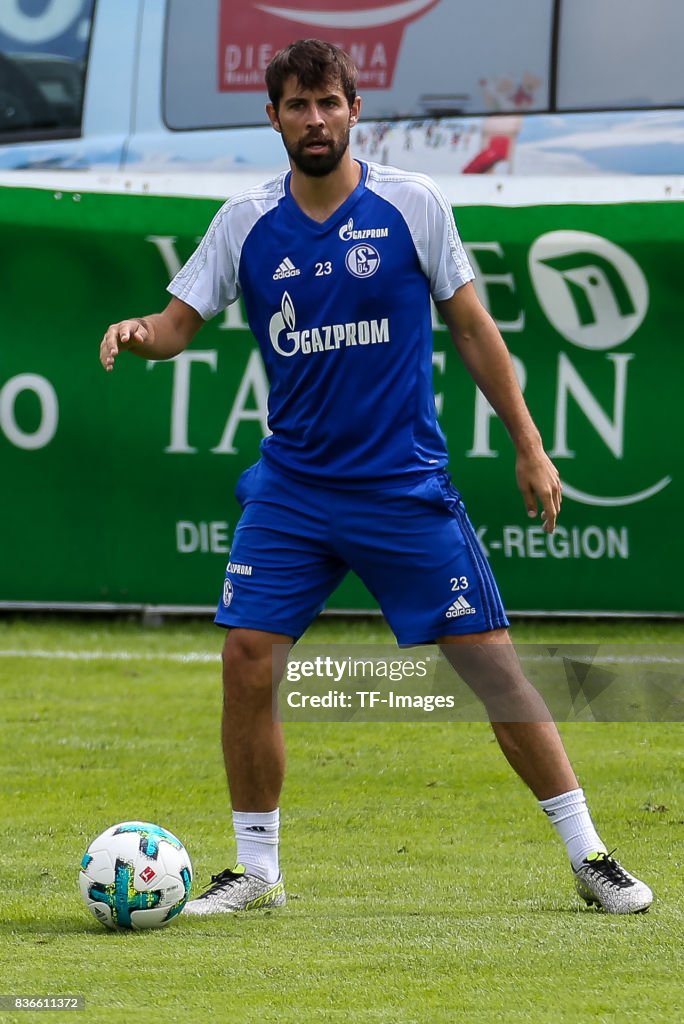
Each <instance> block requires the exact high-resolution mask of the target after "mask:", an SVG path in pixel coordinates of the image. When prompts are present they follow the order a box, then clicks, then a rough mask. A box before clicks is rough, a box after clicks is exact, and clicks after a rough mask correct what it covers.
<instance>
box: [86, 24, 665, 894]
mask: <svg viewBox="0 0 684 1024" xmlns="http://www.w3.org/2000/svg"><path fill="white" fill-rule="evenodd" d="M356 84H357V71H356V68H355V66H354V64H353V63H352V61H351V59H350V58H349V57H348V56H347V54H345V53H344V52H343V51H342V50H340V49H339V48H337V47H335V46H332V45H330V44H328V43H324V42H321V41H318V40H312V39H309V40H300V41H298V42H296V43H293V44H292V45H291V46H288V47H286V48H285V49H284V50H282V51H280V52H279V53H278V54H277V55H276V56H275V57H274V59H273V60H272V62H271V64H270V65H269V67H268V69H267V72H266V86H267V89H268V95H269V99H270V102H269V104H268V106H267V108H266V109H267V113H268V117H269V119H270V122H271V125H272V126H273V128H274V129H275V131H277V132H279V133H280V135H281V136H282V139H283V143H284V145H285V149H286V150H287V154H288V158H289V163H290V170H289V172H284V173H282V174H280V175H278V176H277V177H276V178H274V179H272V180H271V181H267V182H266V183H265V184H263V185H261V186H260V187H257V188H252V189H249V190H248V191H246V192H243V193H242V194H240V195H237V196H235V197H234V198H232V199H231V200H229V201H228V202H227V203H226V204H225V205H224V206H223V207H222V209H221V210H220V211H219V213H218V214H217V215H216V217H215V218H214V220H213V222H212V224H211V226H210V228H209V230H208V231H207V234H206V235H205V237H204V239H203V241H202V242H201V244H200V246H199V247H198V249H197V250H196V252H195V253H194V255H193V256H192V257H191V259H190V260H189V261H188V263H187V264H186V265H185V267H183V269H182V270H181V271H180V272H179V273H178V274H177V276H176V277H175V278H174V280H173V281H172V282H171V284H170V285H169V291H170V292H171V294H172V296H173V298H172V299H171V301H170V302H169V304H168V305H167V307H166V308H165V309H164V311H163V312H161V313H156V314H152V315H150V316H146V317H142V318H136V319H128V320H123V321H122V322H120V323H118V324H114V325H112V326H111V327H109V328H108V330H107V332H106V334H105V336H104V339H103V341H102V344H101V350H100V359H101V362H102V364H103V366H104V368H105V369H106V370H112V369H113V367H114V361H115V359H116V358H117V356H118V354H119V353H120V352H122V351H129V352H133V353H134V354H135V355H138V356H142V357H143V358H146V359H169V358H171V357H173V356H175V355H177V354H178V353H179V352H182V351H183V350H184V349H185V348H186V347H187V346H188V345H189V344H190V342H191V341H192V339H193V337H194V335H195V334H196V332H197V331H198V329H199V328H200V326H201V325H202V324H203V323H204V321H206V320H209V319H211V318H212V317H213V316H215V315H216V314H218V313H219V312H220V311H221V310H223V309H224V308H225V307H226V306H227V305H228V304H229V303H231V302H235V301H236V299H237V298H238V296H239V295H242V297H243V299H244V303H245V307H246V310H247V317H248V320H249V325H250V327H251V330H252V332H253V333H254V336H255V337H256V339H257V341H258V343H259V346H260V348H261V353H262V355H263V358H264V362H265V365H266V368H267V371H268V374H269V379H270V385H271V387H270V397H269V425H270V428H271V431H272V434H271V435H270V436H269V437H267V438H266V439H265V440H264V441H263V442H262V445H261V458H260V460H259V461H258V462H257V463H256V465H254V466H252V467H251V468H250V469H248V470H247V471H246V472H245V473H244V474H243V476H242V477H241V478H240V480H239V483H238V487H237V492H236V493H237V497H238V499H239V501H240V503H241V505H242V507H243V515H242V517H241V519H240V522H239V524H238V526H237V529H236V531H235V536H234V541H233V546H232V549H231V554H230V562H229V563H228V566H227V569H226V576H225V581H224V587H223V596H222V599H221V602H220V604H219V607H218V612H217V615H216V622H217V623H218V624H219V625H222V626H225V627H228V628H229V631H228V633H227V636H226V640H225V646H224V653H223V659H224V662H223V664H224V667H223V675H224V705H223V750H224V757H225V766H226V773H227V777H228V784H229V789H230V795H231V801H232V807H233V824H234V830H235V836H236V841H237V862H238V863H237V866H236V867H235V869H234V870H230V869H227V870H224V871H221V872H220V873H219V874H217V875H215V876H214V877H213V878H212V882H211V885H210V886H209V887H208V888H207V890H206V892H204V893H203V894H202V895H201V896H199V897H198V898H196V899H194V900H192V901H191V902H190V903H188V905H187V906H186V908H185V913H186V914H215V913H226V912H233V911H236V910H245V909H256V908H262V907H269V906H279V905H281V904H283V903H284V902H285V888H284V884H283V878H282V875H281V872H280V866H279V856H278V844H279V799H280V791H281V786H282V781H283V774H284V746H283V737H282V729H281V726H280V724H279V723H278V722H277V721H274V718H273V713H272V667H273V645H274V644H279V645H291V644H292V643H293V642H294V641H296V640H297V639H298V638H299V637H300V636H301V634H302V633H303V632H304V631H305V630H306V628H307V626H308V625H309V624H310V622H311V621H312V620H313V619H314V618H315V616H316V615H317V614H318V612H319V611H320V610H321V608H322V607H323V605H324V603H325V601H326V599H327V598H328V597H329V595H330V593H331V592H332V591H333V589H334V588H335V587H336V586H337V585H338V584H339V582H340V581H341V579H342V578H343V577H344V575H345V573H346V572H347V571H348V570H349V569H350V568H351V569H353V570H354V571H356V572H357V573H358V575H359V576H360V577H361V579H362V580H363V581H364V583H365V584H366V585H367V586H368V588H369V590H370V591H371V593H372V594H374V596H375V597H376V598H377V600H378V602H379V604H380V606H381V608H382V610H383V612H384V614H385V616H386V618H387V620H388V622H389V624H390V626H391V628H392V630H393V631H394V633H395V635H396V637H397V640H398V642H399V643H400V644H402V645H411V644H421V643H428V642H436V643H438V644H439V645H440V646H441V647H442V650H443V651H444V653H445V654H446V655H447V657H448V658H449V660H450V661H451V662H452V664H453V665H454V666H455V667H456V668H457V670H458V671H459V673H460V674H461V675H462V676H463V678H464V679H465V680H466V681H467V682H468V683H469V685H470V686H472V688H473V689H474V690H475V692H476V693H477V694H478V696H479V697H481V699H482V700H483V702H484V705H485V708H486V710H487V712H488V716H489V719H490V721H491V723H492V728H493V730H494V733H495V735H496V738H497V740H498V742H499V744H500V746H501V749H502V751H503V753H504V755H505V756H506V758H507V759H508V761H509V762H510V764H511V765H512V767H513V768H514V769H515V771H516V772H517V773H518V774H519V775H520V777H521V778H522V779H523V781H524V782H525V783H527V785H528V786H529V787H530V789H531V790H532V792H533V793H534V794H535V796H536V797H537V799H538V800H539V802H540V804H541V807H542V808H543V810H544V811H545V812H546V814H547V815H548V816H549V819H550V821H551V823H552V824H553V825H554V826H555V828H556V829H557V831H558V834H559V836H560V838H561V839H562V840H563V842H564V843H565V845H566V847H567V851H568V855H569V858H570V862H571V866H572V870H573V872H574V875H575V881H576V885H577V889H578V891H579V893H580V895H581V896H582V897H583V898H584V899H585V900H586V901H587V903H594V904H596V905H598V906H601V907H603V908H605V910H607V911H609V912H612V913H634V912H638V911H643V910H646V909H648V907H649V906H650V904H651V901H652V894H651V891H650V889H649V888H648V886H646V885H645V884H644V883H643V882H640V881H639V880H638V879H636V878H634V877H633V876H632V875H630V874H629V873H628V872H627V871H625V869H624V868H622V867H621V866H620V865H619V864H618V863H617V861H615V860H614V859H613V858H612V857H611V856H610V855H609V854H608V852H607V850H606V847H605V845H604V844H603V842H602V841H601V839H600V837H599V836H598V834H597V833H596V831H595V829H594V825H593V823H592V820H591V817H590V815H589V811H588V809H587V804H586V801H585V797H584V793H583V791H582V789H581V788H580V787H579V784H578V782H577V779H576V777H575V775H574V772H573V770H572V768H571V766H570V763H569V761H568V758H567V756H566V754H565V751H564V749H563V745H562V743H561V740H560V737H559V735H558V731H557V729H556V727H555V725H554V723H553V722H552V721H551V718H550V715H549V712H548V710H547V709H546V707H545V705H544V703H543V701H542V699H541V697H540V696H539V694H538V693H537V692H536V690H535V689H534V688H533V687H532V685H531V684H530V683H529V682H528V680H527V679H526V678H525V676H524V675H523V673H522V670H521V668H520V664H519V662H518V659H517V657H516V655H515V652H514V649H513V647H512V645H511V642H510V639H509V635H508V631H507V626H508V620H507V618H506V615H505V612H504V609H503V605H502V602H501V598H500V596H499V593H498V590H497V586H496V583H495V581H494V578H493V576H492V573H491V570H490V568H489V566H488V564H487V561H486V559H485V557H484V555H483V553H482V551H481V549H480V547H479V544H478V541H477V537H476V534H475V531H474V530H473V527H472V525H471V523H470V521H469V519H468V517H467V515H466V512H465V509H464V505H463V501H462V500H461V496H460V494H459V493H458V491H457V490H456V489H455V488H454V486H453V484H452V483H451V480H450V477H449V475H448V474H447V472H446V468H445V467H446V464H447V451H446V446H445V439H444V436H443V434H442V432H441V430H440V428H439V426H438V424H437V419H436V411H435V402H434V395H433V389H432V326H431V310H430V296H432V298H433V299H434V301H435V302H436V304H437V307H438V309H439V311H440V313H441V315H442V317H443V318H444V320H445V322H446V324H447V327H448V329H449V331H450V333H451V336H452V338H453V342H454V345H455V346H456V349H457V351H458V353H459V355H460V356H461V359H462V360H463V362H464V364H465V366H466V368H467V369H468V371H469V373H470V374H471V376H472V377H473V379H474V380H475V382H476V383H477V385H478V386H479V387H480V388H481V389H482V391H483V392H484V394H485V395H486V397H487V398H488V400H489V401H490V403H491V404H492V406H493V407H494V409H495V410H496V412H497V413H498V415H499V416H500V418H501V419H502V421H503V423H504V424H505V426H506V428H507V430H508V432H509V434H510V436H511V439H512V442H513V444H514V446H515V450H516V455H517V462H516V475H517V482H518V486H519V487H520V490H521V491H522V494H523V498H524V502H525V505H526V507H527V510H528V513H529V515H531V516H532V515H535V514H536V511H537V505H538V503H539V504H540V505H541V507H542V519H543V521H544V528H545V530H547V531H548V532H552V531H553V529H554V527H555V524H556V517H557V516H558V513H559V510H560V503H561V492H560V482H559V477H558V473H557V471H556V469H555V467H554V466H553V464H552V463H551V461H550V460H549V459H548V457H547V455H546V454H545V452H544V449H543V446H542V441H541V438H540V435H539V432H538V431H537V429H536V427H535V425H534V423H533V421H532V418H531V416H530V414H529V412H528V410H527V408H526V405H525V403H524V400H523V397H522V394H521V391H520V388H519V387H518V384H517V381H516V378H515V374H514V372H513V367H512V363H511V359H510V356H509V353H508V350H507V349H506V346H505V343H504V341H503V339H502V338H501V335H500V334H499V332H498V330H497V328H496V326H495V324H494V322H493V321H492V319H491V317H490V316H489V314H488V313H487V311H486V310H485V309H484V308H483V306H482V305H481V304H480V302H479V300H478V298H477V296H476V293H475V290H474V287H473V284H472V278H473V273H472V270H471V268H470V266H469V263H468V259H467V257H466V254H465V252H464V249H463V246H462V244H461V241H460V238H459V236H458V233H457V230H456V227H455V225H454V220H453V217H452V213H451V209H450V207H449V205H448V204H447V202H446V201H445V199H444V197H443V196H442V195H441V194H440V192H439V191H438V189H437V188H436V186H435V184H434V183H433V182H432V181H431V180H430V179H429V178H427V177H424V176H423V175H420V174H413V173H408V172H405V171H401V170H398V169H396V168H392V167H382V166H377V165H374V164H372V163H363V162H360V161H357V160H355V159H353V157H352V155H351V152H350V148H349V136H350V129H351V127H352V126H353V125H354V124H356V122H357V120H358V117H359V111H360V108H361V101H360V98H359V97H358V96H357V94H356ZM454 580H456V581H457V584H458V588H459V590H458V593H457V594H455V593H454V589H453V588H454Z"/></svg>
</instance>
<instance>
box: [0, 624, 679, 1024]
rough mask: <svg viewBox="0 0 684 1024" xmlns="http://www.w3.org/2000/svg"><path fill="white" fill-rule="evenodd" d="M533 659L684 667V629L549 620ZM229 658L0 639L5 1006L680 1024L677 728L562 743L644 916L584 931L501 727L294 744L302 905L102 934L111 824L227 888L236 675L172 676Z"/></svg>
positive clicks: (597, 922) (71, 634) (188, 634)
mask: <svg viewBox="0 0 684 1024" xmlns="http://www.w3.org/2000/svg"><path fill="white" fill-rule="evenodd" d="M515 635H516V636H517V638H518V639H519V640H521V641H526V642H546V643H553V642H597V641H600V640H601V641H612V642H622V641H631V640H634V641H641V642H650V643H658V642H678V643H682V642H684V626H682V624H676V623H672V624H660V625H654V624H651V623H634V622H632V623H627V624H625V625H619V626H613V625H610V624H606V623H586V624H579V625H578V624H574V623H562V622H553V621H551V622H548V623H530V624H525V625H520V626H519V627H518V628H517V629H516V630H515ZM388 636H389V635H388V633H387V632H386V630H385V629H384V628H383V627H382V626H381V625H380V624H379V623H377V622H372V621H366V620H359V621H358V622H354V621H352V622H343V623H340V622H332V621H330V620H325V621H324V622H321V623H319V624H318V625H317V626H316V627H314V628H313V629H312V631H311V632H310V634H308V639H309V640H315V641H316V642H318V643H320V642H324V641H335V642H337V643H342V642H345V641H348V640H351V639H353V640H358V641H373V640H378V641H380V640H382V641H383V642H384V641H386V640H387V639H388ZM221 639H222V636H221V633H220V632H219V631H218V630H215V629H214V627H212V626H211V625H210V624H204V623H198V622H179V623H173V622H171V623H168V624H166V625H165V626H164V627H162V628H157V629H151V628H143V626H141V625H140V624H138V623H136V622H125V621H112V622H104V621H103V620H102V619H93V620H92V621H88V620H80V621H79V620H68V619H67V620H52V619H35V618H34V619H24V620H22V619H7V618H6V619H3V620H0V651H1V652H2V654H1V655H0V702H1V707H2V715H1V717H0V763H1V779H2V781H1V791H0V805H1V807H2V816H1V819H0V830H1V835H0V879H1V882H2V885H1V890H0V979H1V980H0V994H3V995H10V994H17V995H34V996H38V995H57V994H72V995H83V996H85V999H86V1009H85V1012H83V1013H80V1012H77V1011H74V1012H75V1014H76V1016H75V1019H76V1020H87V1021H89V1022H90V1021H103V1022H105V1021H106V1022H119V1021H121V1022H123V1021H127V1022H128V1021H130V1020H133V1019H140V1018H143V1017H144V1018H153V1019H156V1020H160V1021H164V1022H166V1021H179V1022H191V1024H194V1022H200V1021H202V1022H203V1021H211V1020H216V1021H222V1022H223V1021H227V1022H228V1021H229V1022H239V1024H256V1022H262V1021H264V1022H276V1021H277V1022H279V1024H280V1022H284V1024H290V1022H293V1024H294V1022H295V1021H296V1022H298V1024H309V1022H311V1024H317V1022H322V1021H345V1022H347V1021H350V1022H354V1024H355V1022H361V1024H365V1022H368V1024H396V1022H401V1024H413V1022H416V1024H418V1022H420V1024H433V1022H434V1024H441V1022H476V1024H491V1022H497V1021H506V1022H509V1021H510V1022H517V1021H520V1022H521V1024H522V1022H523V1021H525V1022H532V1024H538V1022H544V1024H546V1022H549V1024H584V1022H586V1021H598V1022H605V1024H608V1022H609V1024H618V1022H620V1024H622V1022H625V1021H634V1022H636V1021H639V1022H640V1024H647V1022H651V1021H658V1022H660V1021H662V1022H674V1021H676V1020H678V1019H680V1017H681V1005H682V992H681V948H682V923H683V916H684V914H683V906H684V900H683V897H684V882H683V879H682V860H683V849H682V838H683V835H684V806H683V800H682V777H683V772H682V755H681V750H682V729H681V725H678V724H667V725H666V724H650V725H649V724H638V723H629V724H610V723H601V724H572V725H564V726H562V727H561V728H562V732H563V735H564V738H565V741H566V744H567V747H568V749H569V752H570V755H571V757H572V759H573V761H574V763H575V767H576V769H577V771H578V774H579V776H580V779H581V782H582V784H583V785H584V787H585V789H586V790H587V792H588V794H589V796H590V801H591V806H592V809H593V813H594V818H595V820H596V822H597V824H598V826H599V829H600V831H601V833H602V834H603V836H604V838H605V840H606V842H608V843H609V844H610V845H611V846H617V847H618V853H617V856H618V857H620V858H621V859H622V860H623V862H624V863H625V865H626V866H627V867H628V868H629V869H630V870H632V871H634V872H635V873H636V874H638V875H641V876H642V877H644V878H645V879H646V880H647V881H648V882H649V883H650V884H651V885H652V887H653V888H654V890H655V893H656V903H655V905H654V908H653V909H652V911H651V912H650V913H649V914H646V915H639V916H637V917H627V918H622V917H610V916H607V915H604V914H601V913H597V912H595V911H593V910H592V911H589V910H585V909H584V907H583V905H582V904H580V902H579V901H578V900H577V898H576V896H575V894H574V890H573V885H572V878H571V875H570V872H569V869H568V867H567V862H566V858H565V853H564V851H563V849H562V847H561V845H560V843H559V842H558V840H557V839H556V837H555V836H554V834H553V830H552V829H551V827H550V825H549V824H548V822H547V820H546V818H545V817H544V815H542V814H541V813H540V812H539V810H538V808H537V807H536V804H535V801H534V798H533V797H532V796H531V795H530V794H529V793H528V792H527V791H526V789H525V788H524V787H523V785H522V784H521V783H520V782H519V781H518V780H517V779H516V778H515V776H513V774H512V773H511V772H510V770H509V769H508V768H507V766H506V765H505V763H504V761H503V758H502V757H501V755H500V753H499V751H498V748H497V746H496V744H495V743H494V741H493V739H492V737H491V734H490V732H489V729H488V727H487V726H486V725H485V724H482V723H469V724H455V725H454V724H451V725H449V724H423V723H415V724H413V723H412V724H374V723H366V724H359V723H357V724H332V723H328V724H324V725H320V724H319V725H313V724H303V723H297V724H288V725H287V726H286V731H287V740H288V751H289V768H288V775H287V782H286V788H285V792H284V794H283V800H282V819H283V828H282V842H283V845H282V855H283V866H284V870H285V875H286V882H287V887H288V893H289V896H290V901H289V904H288V906H287V907H286V908H284V909H283V910H282V911H278V912H273V913H265V914H257V913H255V914H253V915H249V914H247V915H238V916H235V917H227V918H208V919H197V918H195V919H190V918H184V917H183V916H182V915H181V917H180V918H179V919H178V920H176V921H174V922H173V923H172V924H170V925H169V926H168V927H167V928H166V929H163V930H161V931H157V932H150V933H109V932H107V931H106V930H105V929H103V928H102V927H101V926H100V925H99V924H98V923H97V922H96V921H95V920H94V919H93V918H92V917H91V916H90V915H89V914H88V912H87V911H86V909H85V907H84V905H83V903H82V901H81V897H80V894H79V892H78V887H77V874H78V867H79V862H80V859H81V855H82V853H83V851H84V850H85V848H86V846H87V845H88V843H89V842H90V840H91V839H92V838H94V837H95V836H96V835H97V834H98V833H99V832H100V831H102V830H103V829H104V828H105V827H107V826H108V825H110V824H112V823H114V822H116V821H121V820H125V819H132V818H143V819H146V820H151V821H155V822H158V823H159V824H162V825H164V826H166V827H168V828H170V829H172V831H174V832H175V833H176V834H177V835H179V836H180V837H181V838H182V839H183V840H184V842H185V843H186V845H187V847H188V849H189V851H190V853H191V855H192V858H193V863H194V868H195V889H194V891H195V892H197V891H199V890H200V889H201V888H202V887H203V885H204V884H205V883H206V882H207V881H208V879H209V876H210V874H211V873H215V872H217V871H218V870H220V869H222V868H224V867H227V866H232V857H233V847H232V841H231V838H230V830H229V821H230V818H229V809H228V800H227V796H226V789H225V782H224V778H223V768H222V762H221V756H220V749H219V742H218V725H219V707H220V682H219V669H218V664H217V663H214V662H213V661H208V662H199V661H198V662H190V663H180V662H178V661H170V660H165V656H166V655H167V654H169V653H176V654H178V653H185V652H189V651H194V652H205V653H206V654H208V655H212V654H213V655H215V654H218V651H219V649H220V644H221ZM12 651H15V652H18V653H17V656H11V655H10V654H8V652H12ZM50 652H63V653H64V652H91V653H92V652H98V656H97V657H94V658H93V659H92V660H71V659H69V658H66V657H59V658H58V657H55V656H54V655H52V656H51V654H50ZM114 652H125V653H126V659H125V660H123V659H121V658H119V659H118V660H117V659H116V658H113V657H111V656H107V655H108V654H109V655H111V654H112V653H114ZM0 1016H2V1017H3V1018H6V1019H10V1018H11V1019H17V1020H21V1021H23V1020H26V1021H30V1020H33V1019H35V1018H36V1016H37V1015H36V1014H35V1013H32V1012H29V1011H22V1012H21V1013H12V1012H8V1011H5V1012H0ZM44 1016H45V1013H43V1014H41V1018H44ZM61 1016H62V1017H63V1016H64V1015H63V1014H62V1015H61Z"/></svg>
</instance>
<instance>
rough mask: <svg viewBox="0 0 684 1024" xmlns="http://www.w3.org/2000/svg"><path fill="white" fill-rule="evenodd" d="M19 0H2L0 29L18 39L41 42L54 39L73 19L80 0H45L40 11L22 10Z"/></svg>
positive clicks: (74, 19)
mask: <svg viewBox="0 0 684 1024" xmlns="http://www.w3.org/2000/svg"><path fill="white" fill-rule="evenodd" d="M23 6H24V4H23V2H22V0H2V7H1V8H0V31H2V32H5V33H6V34H7V35H8V36H12V37H13V38H14V39H17V40H19V42H20V43H30V44H35V43H45V42H47V41H48V40H49V39H55V38H56V37H57V36H61V35H62V33H64V32H66V30H67V29H68V28H69V27H70V26H71V25H72V24H73V23H74V22H75V21H76V19H77V18H78V16H79V14H80V13H81V11H82V10H83V0H48V2H47V4H43V11H42V12H41V13H40V14H26V13H24V11H23V10H22V7H23Z"/></svg>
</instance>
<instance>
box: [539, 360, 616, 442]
mask: <svg viewBox="0 0 684 1024" xmlns="http://www.w3.org/2000/svg"><path fill="white" fill-rule="evenodd" d="M605 358H606V359H608V360H609V361H610V362H611V363H612V364H613V366H614V367H615V391H614V397H613V419H612V420H611V419H610V418H609V417H608V416H607V415H606V413H605V412H604V411H603V409H602V408H601V406H600V405H599V403H598V402H597V401H596V399H595V398H594V396H593V395H592V393H591V392H590V390H589V388H588V387H587V385H586V384H585V382H584V381H583V380H582V378H581V377H580V375H579V374H578V372H577V370H576V369H575V367H574V366H573V365H572V363H571V362H570V360H569V359H568V357H567V356H566V355H565V353H564V352H561V353H560V356H559V357H558V393H557V398H556V422H555V428H554V440H553V451H552V452H549V454H550V455H551V458H554V459H558V458H564V459H574V458H575V452H574V451H571V450H570V449H569V448H568V440H567V438H568V395H569V394H570V395H572V397H573V398H574V399H575V401H576V402H577V404H578V406H579V407H580V409H581V410H582V412H583V413H584V415H585V416H586V417H587V419H588V420H589V422H590V423H591V425H592V427H593V428H594V429H595V431H596V433H597V434H598V435H599V437H600V438H601V440H602V441H603V442H604V444H605V445H606V446H607V447H608V448H609V449H610V450H611V452H612V453H613V455H614V456H615V458H616V459H621V458H622V455H623V450H624V439H625V401H626V398H627V363H628V362H629V361H630V359H634V355H633V353H628V352H624V353H612V354H611V355H607V356H606V357H605Z"/></svg>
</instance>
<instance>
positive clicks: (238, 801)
mask: <svg viewBox="0 0 684 1024" xmlns="http://www.w3.org/2000/svg"><path fill="white" fill-rule="evenodd" d="M273 644H285V645H288V646H289V645H291V644H292V638H291V637H289V636H281V635H280V634H277V633H264V632H261V631H259V630H254V629H231V630H230V632H229V633H228V636H227V637H226V642H225V644H224V647H223V723H222V740H223V758H224V761H225V766H226V775H227V777H228V788H229V789H230V796H231V801H232V805H233V810H235V811H273V810H275V809H276V807H277V806H278V803H279V800H280V790H281V789H282V785H283V777H284V774H285V745H284V742H283V731H282V727H281V725H280V723H279V722H276V721H274V720H273V672H274V669H273ZM283 650H284V648H283ZM283 664H284V657H283ZM276 671H278V666H276ZM279 677H280V673H279V672H278V678H279Z"/></svg>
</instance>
